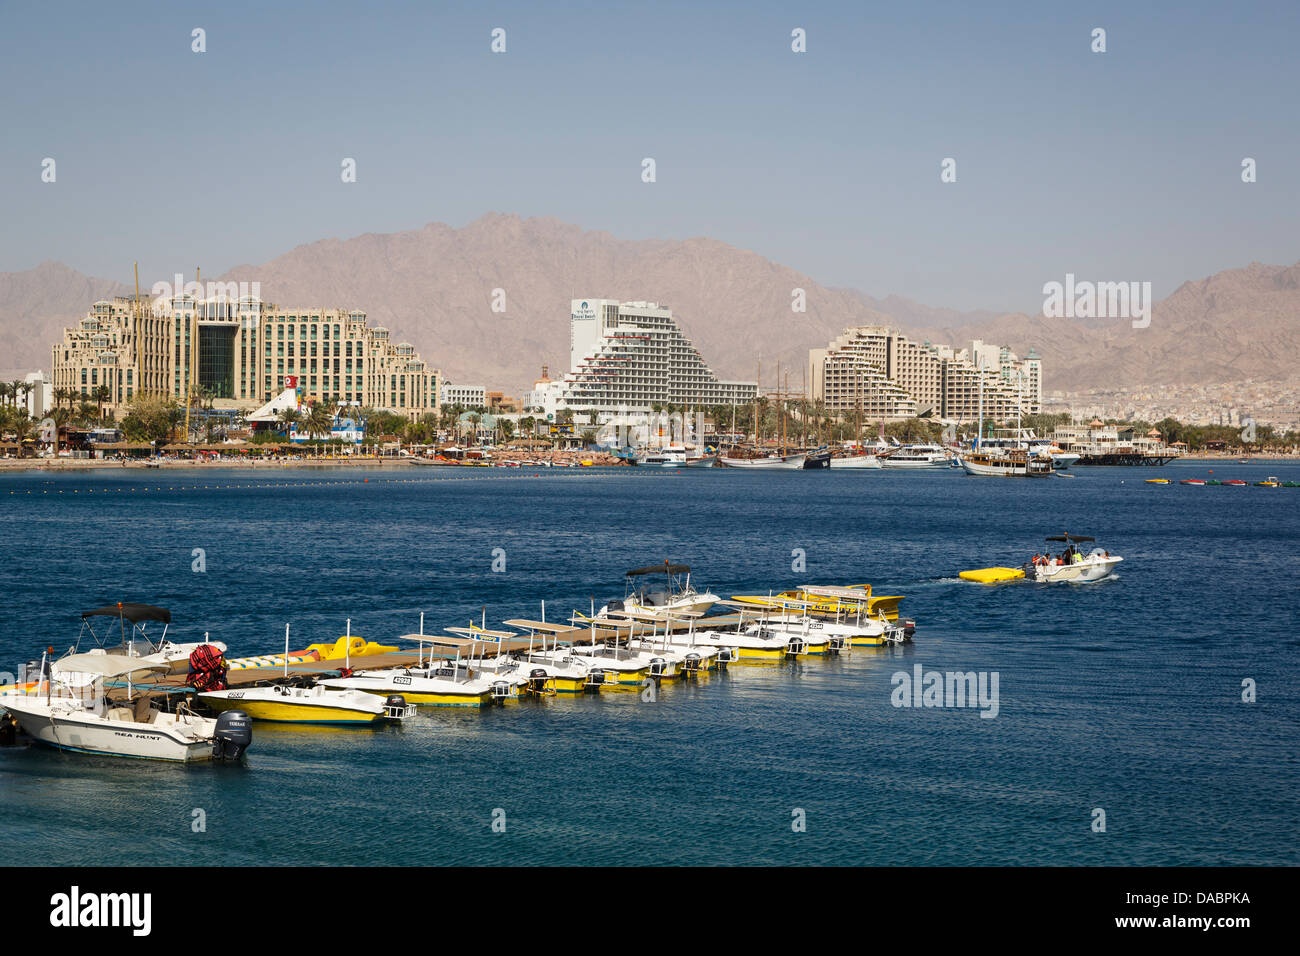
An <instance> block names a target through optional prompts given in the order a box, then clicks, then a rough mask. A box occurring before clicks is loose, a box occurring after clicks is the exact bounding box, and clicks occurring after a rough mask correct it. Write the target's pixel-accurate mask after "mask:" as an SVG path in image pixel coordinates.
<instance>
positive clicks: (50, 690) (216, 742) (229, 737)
mask: <svg viewBox="0 0 1300 956" xmlns="http://www.w3.org/2000/svg"><path fill="white" fill-rule="evenodd" d="M58 663H59V664H60V666H59V667H58V668H55V667H53V666H49V667H47V666H46V661H45V660H44V659H42V662H41V679H40V680H39V681H37V682H36V683H35V685H34V686H32V687H30V688H28V689H27V690H25V691H19V690H17V689H14V690H11V691H10V692H9V693H6V694H3V695H0V708H3V709H4V710H6V711H8V712H9V714H11V715H12V716H13V718H14V720H15V721H16V722H17V724H18V726H19V728H20V729H21V730H22V731H23V733H24V734H26V735H27V736H28V737H30V738H31V739H32V740H34V741H36V742H37V743H39V744H43V745H45V746H48V747H53V748H55V749H58V750H64V751H68V752H71V753H82V754H95V755H98V756H104V757H131V758H135V759H143V760H164V761H171V762H174V763H191V762H195V761H201V760H210V759H214V758H216V759H224V760H236V759H239V757H241V756H242V755H243V753H244V752H245V751H246V750H247V749H248V747H249V745H250V744H251V743H252V731H251V729H250V725H249V719H248V717H247V715H245V714H243V713H241V712H239V711H232V712H231V713H228V714H222V715H221V716H220V717H218V718H217V719H215V720H214V719H212V718H209V717H201V716H199V715H198V714H196V713H194V712H193V711H192V710H191V709H190V708H189V705H188V704H187V703H179V704H177V705H176V707H175V709H174V710H173V711H166V710H163V709H161V708H159V707H158V706H157V705H156V704H155V703H153V702H152V701H151V700H150V699H148V698H147V697H144V696H138V695H137V694H136V693H135V689H134V687H133V682H134V681H135V680H136V679H142V678H148V677H158V676H162V675H165V674H167V673H168V666H167V665H166V664H164V663H161V662H145V661H141V660H139V659H137V658H132V657H130V656H129V655H125V654H73V655H68V656H65V657H64V658H62V659H60V661H59V662H58ZM122 681H125V682H126V687H125V689H124V690H123V689H122V688H121V687H120V686H118V684H120V682H122ZM110 682H112V683H111V684H110Z"/></svg>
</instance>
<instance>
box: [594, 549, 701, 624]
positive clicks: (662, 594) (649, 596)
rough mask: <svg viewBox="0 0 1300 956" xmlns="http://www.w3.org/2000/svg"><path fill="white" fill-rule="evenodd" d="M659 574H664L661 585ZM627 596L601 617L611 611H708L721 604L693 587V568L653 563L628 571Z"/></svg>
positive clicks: (603, 611)
mask: <svg viewBox="0 0 1300 956" xmlns="http://www.w3.org/2000/svg"><path fill="white" fill-rule="evenodd" d="M659 575H663V581H662V583H661V582H660V580H659ZM626 578H627V587H626V593H625V594H624V596H623V599H622V600H621V601H619V600H614V601H610V602H609V603H608V604H606V605H605V606H604V607H602V608H601V609H600V612H599V615H598V616H603V615H605V614H608V613H609V612H610V611H655V612H659V611H668V612H677V611H707V610H708V609H709V608H711V607H713V605H714V604H716V603H717V602H718V596H717V595H716V594H712V593H710V592H707V591H706V592H704V593H703V594H701V593H700V592H698V591H696V590H695V588H693V587H692V586H691V568H690V565H687V564H673V563H672V562H671V561H665V562H664V563H663V564H651V565H648V566H646V567H644V568H633V569H632V570H631V571H628V572H627V575H626Z"/></svg>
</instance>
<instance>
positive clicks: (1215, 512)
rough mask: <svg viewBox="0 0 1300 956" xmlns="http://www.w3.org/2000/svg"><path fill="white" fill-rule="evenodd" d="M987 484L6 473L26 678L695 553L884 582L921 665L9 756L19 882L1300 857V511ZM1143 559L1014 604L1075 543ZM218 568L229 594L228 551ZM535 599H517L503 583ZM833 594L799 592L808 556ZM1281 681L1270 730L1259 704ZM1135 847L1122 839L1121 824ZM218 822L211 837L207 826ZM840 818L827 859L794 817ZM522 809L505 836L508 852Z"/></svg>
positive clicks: (779, 574) (469, 604) (559, 601)
mask: <svg viewBox="0 0 1300 956" xmlns="http://www.w3.org/2000/svg"><path fill="white" fill-rule="evenodd" d="M1211 468H1213V469H1214V475H1213V477H1217V478H1226V477H1243V478H1248V479H1250V480H1257V479H1259V478H1262V477H1264V475H1265V474H1277V475H1280V476H1282V477H1283V478H1284V479H1291V480H1300V466H1297V465H1294V464H1278V463H1256V464H1251V465H1237V464H1232V463H1228V464H1224V463H1215V464H1206V463H1193V462H1182V463H1179V464H1177V465H1172V466H1169V467H1167V468H1164V469H1160V470H1158V471H1157V470H1154V469H1125V468H1091V469H1088V468H1079V469H1077V470H1076V475H1077V477H1075V478H1072V479H1063V478H1054V479H1050V480H1042V481H1004V480H998V479H976V478H967V477H965V476H963V475H961V474H960V473H958V472H947V471H940V472H934V473H924V474H916V473H898V472H874V473H862V474H842V473H837V472H805V473H765V474H752V473H743V472H734V471H726V470H722V471H710V472H697V471H683V472H671V471H669V472H663V471H647V470H642V469H624V470H611V471H598V470H582V471H578V470H574V471H562V472H561V471H558V470H557V471H547V470H543V471H540V472H538V471H530V470H523V471H519V472H516V471H513V470H512V471H509V472H505V471H492V472H488V471H486V470H485V471H477V470H476V471H473V472H468V471H463V470H458V469H448V470H446V471H443V470H433V469H425V470H419V471H416V470H414V469H393V468H389V469H376V470H373V471H367V472H361V471H357V470H353V469H336V470H323V471H307V470H286V471H276V472H271V473H268V472H266V471H263V470H260V469H259V470H252V471H231V470H225V469H221V470H217V469H196V470H189V471H162V472H147V473H146V472H140V471H130V472H126V471H123V472H120V473H119V472H109V471H101V472H97V473H94V472H92V473H79V474H50V473H44V472H26V473H19V474H6V475H0V540H2V541H3V542H4V546H5V547H4V550H5V560H4V562H3V564H2V565H0V585H2V586H0V594H2V595H3V606H4V611H5V616H6V620H5V626H4V628H3V630H0V670H16V669H17V665H18V664H19V663H20V662H21V661H23V660H27V659H30V658H32V657H33V656H39V653H40V650H41V649H43V648H44V647H46V646H50V645H52V646H54V647H56V648H60V649H62V648H66V647H67V646H68V645H69V644H70V643H71V641H72V640H73V639H74V638H75V637H76V634H77V630H78V626H79V620H78V612H79V611H81V610H85V609H89V608H91V607H95V606H99V605H102V604H104V603H108V602H113V601H117V600H128V601H145V602H149V603H156V604H161V605H164V606H166V607H168V608H170V609H171V610H172V614H173V625H172V630H171V632H170V636H172V637H174V638H175V639H177V640H201V639H202V636H203V634H204V633H205V632H207V633H210V634H211V636H212V638H213V639H215V640H222V641H225V642H226V643H227V644H228V645H229V646H230V649H231V650H230V653H231V655H232V656H241V655H246V654H255V653H261V652H274V651H276V650H277V648H281V647H282V646H283V634H284V625H285V623H286V622H287V623H289V624H290V625H291V628H292V635H293V644H294V646H295V647H298V646H302V645H305V644H307V643H311V642H315V641H322V640H332V639H334V638H336V637H338V636H340V635H341V634H342V633H343V630H344V626H345V624H344V622H345V620H346V619H348V618H350V619H351V622H352V630H353V633H356V634H361V635H364V636H365V637H367V638H370V639H372V640H376V641H384V640H386V639H389V638H392V637H393V636H395V635H398V634H403V633H408V632H411V631H414V630H416V629H417V628H418V626H419V615H420V613H421V612H424V614H425V627H426V630H435V629H437V628H440V627H442V626H446V625H453V624H464V623H466V622H467V621H469V620H470V619H474V620H478V619H479V616H480V614H481V613H483V611H482V609H484V608H486V615H487V620H488V621H489V623H492V622H499V621H501V620H503V619H505V618H510V617H518V616H529V617H536V616H537V615H539V614H540V613H541V607H540V602H541V601H543V600H545V601H546V602H547V604H546V614H547V618H548V619H559V618H562V617H566V616H567V615H568V613H569V612H571V611H572V610H573V609H582V610H587V609H589V607H590V605H591V602H592V601H593V600H594V601H595V603H596V604H597V605H599V604H600V603H602V602H603V601H604V600H606V599H607V598H609V597H613V596H621V593H622V576H623V572H624V571H625V570H626V569H628V568H631V567H635V566H638V565H643V564H649V563H655V562H659V561H662V560H664V559H665V558H671V559H672V560H673V561H683V562H687V563H689V564H690V565H692V566H693V568H694V569H695V582H696V583H697V584H698V585H699V586H701V588H704V587H707V588H710V589H712V590H714V591H715V592H717V593H720V594H723V595H731V594H740V593H747V592H748V593H753V592H757V591H767V590H768V589H771V588H783V587H790V586H796V585H799V584H810V583H847V582H870V583H871V584H872V585H874V586H875V588H876V591H877V593H881V594H903V595H906V596H907V599H906V600H905V601H904V602H903V607H904V613H905V614H907V615H909V616H912V617H914V618H915V619H916V620H917V622H918V629H917V633H916V639H915V642H914V644H912V645H910V646H904V647H899V648H886V649H858V650H855V651H853V652H852V653H851V654H846V655H842V656H840V657H837V658H833V659H829V660H826V661H813V662H799V663H790V664H784V665H777V666H768V667H744V666H734V667H732V668H731V670H729V671H728V672H726V673H725V674H719V675H715V676H712V677H709V678H705V679H701V680H700V681H698V682H688V683H683V684H680V685H678V686H665V687H664V688H663V689H662V690H661V691H660V693H659V695H658V697H657V699H656V700H655V701H653V702H647V701H643V700H642V699H641V697H640V696H639V695H638V694H636V693H607V694H601V695H598V696H592V697H582V698H579V699H562V698H561V699H550V700H542V701H535V702H526V703H520V704H512V705H509V706H506V707H501V708H494V709H491V710H487V711H484V712H461V711H445V710H424V711H422V712H421V714H420V716H419V717H418V718H416V719H415V720H413V721H409V722H408V723H407V724H406V725H405V726H403V727H400V728H391V729H387V730H379V731H370V730H365V731H357V730H330V729H315V730H311V729H285V728H275V727H268V726H267V725H258V726H257V728H256V736H255V740H254V744H253V749H252V751H251V753H250V755H249V758H248V761H247V764H246V766H242V767H217V766H208V765H199V766H194V767H178V766H171V765H155V764H150V763H146V762H136V761H114V760H111V759H104V758H93V757H86V756H78V755H66V754H59V753H55V752H52V751H48V750H43V749H37V748H4V749H0V841H2V844H3V845H4V846H5V847H6V850H7V851H8V852H7V853H6V858H7V859H9V860H10V861H23V862H28V863H53V864H59V865H87V864H105V865H151V864H216V865H248V864H331V865H339V864H447V863H458V864H497V863H514V864H602V863H612V864H638V863H639V864H741V863H758V864H876V865H879V864H921V865H930V864H937V865H944V864H994V865H997V864H1088V865H1099V864H1117V865H1128V864H1156V865H1163V864H1185V865H1201V864H1206V865H1208V864H1290V865H1294V864H1296V863H1297V862H1300V851H1298V850H1297V845H1298V842H1297V839H1296V837H1297V820H1298V819H1300V790H1298V789H1297V786H1296V784H1297V769H1298V767H1300V753H1298V748H1297V736H1296V732H1297V726H1298V722H1300V721H1298V718H1300V705H1298V704H1297V693H1296V665H1297V645H1298V643H1300V638H1298V635H1297V625H1298V624H1300V600H1298V591H1297V580H1300V578H1298V576H1297V572H1298V571H1300V558H1298V557H1297V550H1298V548H1300V544H1298V542H1300V488H1260V487H1254V486H1251V487H1245V488H1242V487H1213V486H1207V487H1191V486H1180V485H1177V484H1174V485H1169V486H1152V485H1148V484H1145V483H1144V481H1143V479H1145V478H1149V477H1153V476H1155V475H1157V474H1159V475H1163V476H1168V477H1171V478H1175V479H1176V478H1180V477H1188V476H1192V475H1199V476H1206V475H1207V473H1208V471H1209V469H1211ZM1062 531H1070V532H1074V533H1083V534H1094V535H1096V536H1098V538H1099V539H1100V543H1102V544H1103V545H1104V546H1106V547H1108V548H1109V549H1110V550H1111V551H1113V552H1114V553H1118V554H1122V555H1123V556H1124V558H1125V561H1124V563H1123V564H1122V565H1120V567H1119V570H1118V573H1117V574H1116V575H1115V576H1114V577H1113V578H1111V579H1109V580H1106V581H1102V582H1099V583H1096V584H1091V585H1084V586H1068V585H1058V586H1038V585H1031V584H1025V583H1019V584H1012V585H1004V586H1001V587H981V586H978V585H973V584H969V583H966V582H962V581H960V580H959V579H958V578H957V572H958V571H959V570H963V569H967V568H976V567H985V566H989V565H997V564H1009V565H1019V564H1020V563H1021V562H1022V561H1023V560H1024V559H1025V558H1026V557H1027V556H1028V555H1029V554H1032V553H1033V552H1034V551H1036V550H1040V549H1042V548H1044V547H1045V545H1044V543H1043V537H1044V536H1045V535H1047V534H1053V533H1060V532H1062ZM196 548H201V549H203V551H204V555H205V561H206V571H204V572H203V573H196V572H195V571H194V570H192V565H193V562H194V549H196ZM497 548H501V549H504V551H505V558H506V570H505V571H504V573H494V572H493V571H492V561H493V557H494V554H493V551H494V549H497ZM796 552H802V554H803V555H804V556H805V559H804V560H805V561H806V571H804V572H802V573H800V572H797V571H795V570H793V569H792V565H793V564H794V562H795V560H796V556H795V553H796ZM916 664H920V665H922V667H923V668H924V669H925V670H940V671H950V670H951V671H958V670H959V671H971V670H974V671H988V672H997V674H998V677H999V691H1000V694H999V710H998V714H997V716H996V717H995V718H992V719H987V718H982V717H981V716H980V712H979V710H977V709H969V708H967V709H958V708H899V707H895V706H894V705H893V703H891V692H892V690H893V684H892V676H893V675H894V674H895V673H896V672H900V671H906V672H908V673H909V674H910V673H911V672H912V670H913V667H914V665H916ZM1243 681H1253V682H1254V684H1255V686H1256V687H1257V693H1258V699H1257V701H1256V702H1254V703H1246V702H1243V700H1242V693H1243ZM1096 809H1101V810H1103V811H1104V812H1105V823H1106V828H1105V832H1094V829H1093V822H1094V818H1095V816H1094V810H1096ZM196 810H201V811H203V812H202V815H201V817H202V820H203V822H204V824H205V828H204V829H203V830H202V831H201V832H195V830H196V826H195V821H196V819H198V818H199V816H200V815H198V814H196V812H195V811H196ZM797 811H802V812H803V818H804V819H805V820H806V828H805V829H803V830H802V832H797V830H796V828H795V827H793V826H792V823H794V822H795V821H796V818H797V817H798V813H797ZM501 812H504V819H505V830H504V832H495V831H494V829H493V826H492V824H493V821H494V813H495V818H496V819H500V817H501Z"/></svg>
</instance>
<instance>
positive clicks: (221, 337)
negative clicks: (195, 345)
mask: <svg viewBox="0 0 1300 956" xmlns="http://www.w3.org/2000/svg"><path fill="white" fill-rule="evenodd" d="M238 332H239V327H238V326H235V325H200V326H199V387H200V388H205V389H208V390H209V391H210V392H211V393H212V394H213V396H215V397H216V398H234V397H235V383H234V371H235V336H236V334H237V333H238Z"/></svg>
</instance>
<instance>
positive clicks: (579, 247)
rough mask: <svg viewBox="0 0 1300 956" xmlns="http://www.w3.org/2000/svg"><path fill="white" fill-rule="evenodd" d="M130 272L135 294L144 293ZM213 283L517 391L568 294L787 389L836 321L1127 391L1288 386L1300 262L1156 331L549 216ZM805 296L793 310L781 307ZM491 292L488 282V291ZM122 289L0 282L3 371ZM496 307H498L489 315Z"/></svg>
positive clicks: (370, 242) (102, 283) (1070, 382)
mask: <svg viewBox="0 0 1300 956" xmlns="http://www.w3.org/2000/svg"><path fill="white" fill-rule="evenodd" d="M152 278H155V277H151V279H150V282H148V283H146V282H145V280H144V277H143V276H142V277H141V287H142V289H146V290H147V289H148V287H149V285H150V284H151V283H152ZM219 278H220V279H222V280H233V281H247V282H254V281H256V282H260V283H261V292H262V297H263V298H264V299H267V300H269V301H272V302H277V303H280V304H284V305H295V306H303V307H342V308H349V309H352V308H358V309H363V310H365V311H366V312H367V313H368V314H369V316H370V318H371V320H372V321H373V322H377V323H380V324H382V325H384V326H386V327H388V328H389V329H390V330H391V332H392V337H393V340H394V341H403V340H406V341H410V342H412V343H413V344H414V345H415V346H416V348H417V350H418V351H419V352H420V353H421V354H422V355H423V356H424V357H425V358H426V359H427V360H428V361H429V362H430V363H431V364H433V365H434V366H436V367H439V368H441V369H442V370H443V372H444V373H445V375H446V376H447V378H448V379H449V380H450V381H454V382H459V383H463V384H484V385H488V386H489V387H498V388H504V389H505V390H507V391H512V392H513V391H517V390H519V389H522V388H526V387H528V385H529V384H530V383H531V382H532V380H533V379H534V378H536V377H537V376H538V374H539V373H540V371H541V367H542V366H543V365H547V366H549V367H550V369H551V372H552V374H553V375H554V374H557V373H561V372H563V371H564V370H566V369H567V368H568V361H569V358H568V347H569V330H568V322H569V300H570V299H572V298H575V297H579V298H581V297H587V298H618V299H622V300H624V301H628V300H648V301H655V302H659V303H662V304H665V305H667V306H669V307H671V308H672V310H673V313H674V315H675V316H676V317H677V319H678V320H679V322H680V323H681V325H682V326H683V328H684V329H685V330H686V332H687V334H688V335H689V336H690V337H691V338H692V339H693V341H694V342H695V344H696V346H697V347H698V348H699V349H700V350H701V352H702V353H703V355H704V358H705V360H706V361H707V362H709V363H710V364H711V365H712V366H713V367H714V368H715V370H716V371H717V372H718V373H719V374H720V375H721V376H722V377H724V378H738V379H753V378H754V377H755V375H756V374H758V363H759V362H760V361H761V363H762V377H763V382H764V384H765V385H766V386H768V387H772V386H774V385H775V384H776V382H775V370H776V366H777V363H778V362H779V363H780V364H781V366H782V368H783V369H787V370H789V384H790V387H791V388H792V389H796V390H797V389H799V388H800V387H801V383H802V376H803V368H804V366H805V364H806V362H807V352H808V349H810V348H815V347H821V346H824V345H826V343H827V342H829V341H830V340H831V339H832V338H834V337H835V336H836V335H838V334H839V333H840V332H841V331H842V330H843V329H844V328H846V327H848V326H852V325H867V324H881V325H892V326H894V327H896V328H901V329H903V330H905V331H907V332H908V333H909V334H911V335H914V336H915V337H918V338H922V339H928V340H930V341H934V342H940V343H945V344H953V345H969V344H970V341H971V340H972V339H976V338H978V339H982V340H984V341H987V342H997V343H999V344H1005V345H1009V346H1011V347H1012V348H1013V349H1015V350H1016V351H1018V352H1019V353H1020V354H1022V355H1023V354H1024V353H1025V352H1026V351H1028V349H1029V348H1030V347H1032V348H1034V349H1036V350H1037V352H1038V353H1039V354H1040V355H1041V356H1042V357H1043V363H1044V379H1045V387H1046V388H1047V389H1048V390H1053V389H1091V388H1124V387H1127V386H1130V385H1137V384H1139V383H1140V384H1175V383H1178V384H1191V383H1220V382H1236V381H1246V380H1251V379H1253V380H1263V379H1275V378H1290V377H1292V376H1294V375H1295V374H1296V369H1297V362H1296V356H1297V354H1300V264H1297V265H1293V266H1271V265H1262V264H1259V263H1252V264H1250V265H1249V266H1246V267H1244V268H1239V269H1230V270H1227V271H1224V272H1220V273H1217V274H1215V275H1212V276H1209V277H1207V278H1203V279H1198V280H1194V281H1189V282H1185V283H1183V285H1181V286H1180V287H1179V288H1178V289H1177V290H1175V291H1174V292H1173V293H1172V294H1171V295H1169V296H1168V297H1167V298H1165V299H1163V300H1161V301H1159V302H1157V303H1156V304H1155V307H1154V309H1153V314H1152V318H1151V324H1150V326H1149V327H1148V328H1145V329H1134V328H1133V327H1132V323H1131V322H1130V321H1129V320H1127V319H1108V320H1098V319H1068V318H1047V317H1045V316H1042V315H1038V316H1030V315H1024V314H1008V315H1000V314H997V313H994V312H988V311H972V312H960V311H957V310H952V309H941V308H934V307H930V306H926V305H922V304H920V303H917V302H914V301H912V300H909V299H905V298H901V297H898V296H889V297H887V298H882V299H877V298H873V297H871V296H868V295H865V294H863V293H861V292H858V291H856V290H852V289H836V288H828V287H825V286H823V285H821V284H820V283H818V282H816V281H814V280H813V279H812V278H810V277H809V276H806V275H803V274H801V273H799V272H796V271H795V270H793V269H790V268H788V267H786V266H783V265H780V264H779V263H775V262H772V261H770V260H768V259H765V258H763V257H762V256H760V255H758V254H757V253H754V252H750V251H746V250H743V249H738V248H736V247H734V246H730V245H727V244H726V243H723V242H718V241H716V240H712V239H706V238H695V239H686V240H664V239H646V240H626V239H616V238H614V237H613V236H611V235H609V234H608V233H605V232H599V231H590V230H583V229H581V228H579V227H577V226H573V225H568V224H566V223H562V222H559V221H557V220H554V219H546V218H542V219H521V218H519V217H518V216H513V215H501V214H490V215H487V216H484V217H482V218H480V219H478V220H476V221H474V222H472V223H470V224H469V225H467V226H465V227H463V228H461V229H454V228H452V227H450V226H447V225H444V224H441V223H431V224H429V225H427V226H425V227H424V228H423V229H420V230H413V231H409V232H398V233H389V234H367V235H362V236H357V237H355V238H352V239H347V240H339V239H324V240H321V241H318V242H313V243H310V244H307V245H303V246H299V247H298V248H296V249H293V250H291V251H290V252H287V253H285V254H284V255H282V256H280V257H278V258H276V259H273V260H271V261H270V262H267V263H264V264H262V265H244V266H238V267H236V268H234V269H231V270H229V271H228V272H226V273H225V274H224V275H223V276H220V277H219ZM796 289H802V290H803V292H804V297H805V301H806V311H803V312H798V311H794V310H792V308H791V305H792V301H793V296H794V294H795V293H794V290H796ZM497 290H501V291H500V292H498V291H497ZM129 292H130V287H128V286H127V285H125V284H123V283H120V282H114V281H112V280H107V279H95V278H90V277H87V276H84V275H81V274H80V273H78V272H76V271H75V270H73V269H71V268H69V267H68V266H66V265H63V264H62V263H55V262H46V263H42V264H41V265H40V266H37V267H36V268H34V269H31V270H28V271H25V272H16V273H0V378H2V379H6V380H7V379H11V378H14V377H17V376H18V374H19V373H22V372H26V371H30V370H32V369H35V368H48V366H49V361H50V346H51V345H52V344H53V343H54V342H55V341H56V340H57V339H58V338H59V337H60V335H61V333H62V329H63V327H64V326H67V325H70V324H72V323H73V322H75V321H76V320H77V319H79V318H80V317H81V316H82V315H83V314H84V312H85V310H86V309H87V307H88V306H89V305H90V304H91V303H92V302H93V301H94V300H95V299H97V298H101V297H105V296H111V295H114V294H129ZM494 297H495V298H496V300H497V301H500V299H501V298H502V297H504V302H505V311H504V312H496V311H493V308H492V305H493V302H494Z"/></svg>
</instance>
